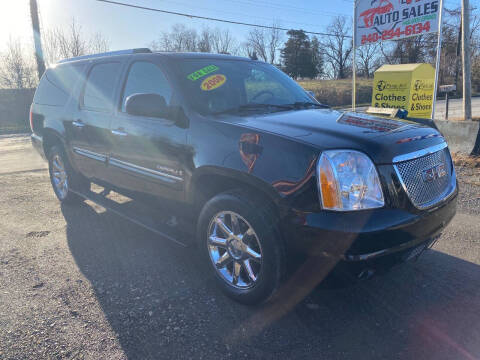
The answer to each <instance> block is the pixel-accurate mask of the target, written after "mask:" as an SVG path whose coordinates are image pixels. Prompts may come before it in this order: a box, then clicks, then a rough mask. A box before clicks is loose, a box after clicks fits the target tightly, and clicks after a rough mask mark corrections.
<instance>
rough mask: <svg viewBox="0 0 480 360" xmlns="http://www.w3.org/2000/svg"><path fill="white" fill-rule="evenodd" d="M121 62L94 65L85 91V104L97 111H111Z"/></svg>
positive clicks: (86, 106)
mask: <svg viewBox="0 0 480 360" xmlns="http://www.w3.org/2000/svg"><path fill="white" fill-rule="evenodd" d="M120 70H121V64H120V63H105V64H97V65H94V66H93V67H92V69H91V71H90V74H89V75H88V79H87V84H86V86H85V91H84V93H83V106H84V107H85V108H88V109H91V110H96V111H109V110H111V109H112V105H113V95H114V91H115V84H116V83H117V80H118V77H119V76H120Z"/></svg>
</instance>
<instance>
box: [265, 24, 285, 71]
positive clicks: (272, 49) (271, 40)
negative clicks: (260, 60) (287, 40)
mask: <svg viewBox="0 0 480 360" xmlns="http://www.w3.org/2000/svg"><path fill="white" fill-rule="evenodd" d="M282 41H283V33H282V32H281V31H280V30H279V29H278V27H277V25H276V24H275V23H273V25H272V29H270V30H269V32H268V51H269V54H270V64H275V60H276V59H277V54H278V52H279V50H280V48H281V47H282Z"/></svg>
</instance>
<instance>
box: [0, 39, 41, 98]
mask: <svg viewBox="0 0 480 360" xmlns="http://www.w3.org/2000/svg"><path fill="white" fill-rule="evenodd" d="M28 54H29V52H28V51H25V49H24V48H23V46H22V44H21V42H20V40H19V39H12V38H10V39H9V41H8V43H7V48H6V50H5V51H4V52H2V53H0V86H1V87H4V88H11V89H27V88H33V87H35V86H36V84H37V77H36V74H35V65H34V61H33V54H30V56H29V55H28Z"/></svg>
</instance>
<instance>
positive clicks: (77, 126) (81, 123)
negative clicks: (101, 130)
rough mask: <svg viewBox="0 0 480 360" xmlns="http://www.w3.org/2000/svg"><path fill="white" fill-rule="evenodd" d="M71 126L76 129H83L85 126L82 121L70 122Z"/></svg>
mask: <svg viewBox="0 0 480 360" xmlns="http://www.w3.org/2000/svg"><path fill="white" fill-rule="evenodd" d="M72 125H73V126H75V127H76V128H79V129H81V128H83V127H84V126H85V124H84V123H83V122H82V120H75V121H73V122H72Z"/></svg>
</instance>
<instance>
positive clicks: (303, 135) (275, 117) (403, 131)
mask: <svg viewBox="0 0 480 360" xmlns="http://www.w3.org/2000/svg"><path fill="white" fill-rule="evenodd" d="M222 120H223V121H225V122H233V123H236V124H238V125H240V126H243V127H246V128H249V129H252V130H259V131H261V132H267V133H272V134H278V135H281V136H284V137H289V138H293V139H297V140H298V141H302V142H304V143H308V144H311V145H314V146H315V147H317V148H319V149H320V150H326V149H354V150H359V151H362V152H364V153H366V154H368V155H369V156H370V157H371V158H372V159H373V160H374V162H375V163H377V164H388V163H392V160H393V158H394V157H395V156H397V155H401V154H407V153H410V152H414V151H416V150H420V149H425V148H427V147H430V146H433V145H437V144H439V143H442V142H444V141H445V140H444V139H443V137H442V135H441V134H440V133H439V132H438V131H437V130H436V129H434V128H431V127H428V126H425V125H421V124H418V123H415V122H412V121H407V120H396V119H391V118H383V117H376V116H371V115H367V114H363V113H353V112H339V111H335V110H331V109H312V110H298V111H286V112H276V113H270V114H262V115H252V116H248V117H245V116H225V117H224V118H223V119H222Z"/></svg>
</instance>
